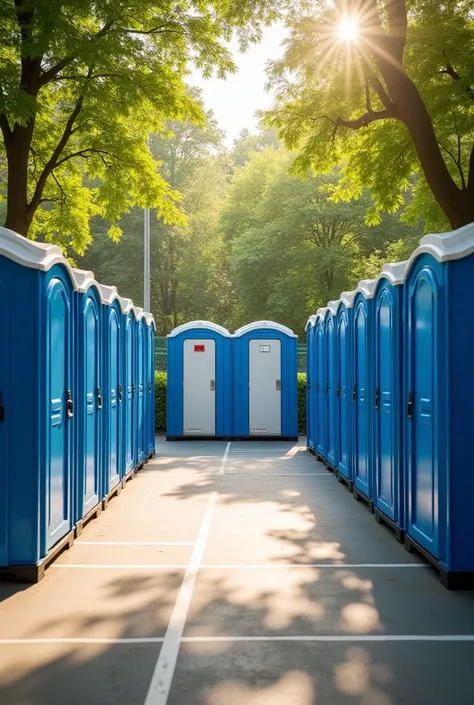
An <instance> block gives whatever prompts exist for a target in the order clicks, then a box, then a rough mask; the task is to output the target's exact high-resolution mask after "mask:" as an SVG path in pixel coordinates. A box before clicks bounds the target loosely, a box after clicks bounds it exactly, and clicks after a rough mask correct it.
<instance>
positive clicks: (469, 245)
mask: <svg viewBox="0 0 474 705" xmlns="http://www.w3.org/2000/svg"><path fill="white" fill-rule="evenodd" d="M473 252H474V223H469V225H463V227H462V228H458V229H457V230H452V231H451V232H448V233H438V234H433V235H425V236H424V237H422V238H421V240H420V245H419V247H417V248H416V250H415V251H414V252H413V254H412V255H411V257H410V259H409V260H408V262H407V264H406V267H405V273H404V276H405V279H406V277H407V276H408V273H409V271H410V269H411V267H412V265H413V263H414V261H415V260H416V259H417V258H418V257H419V256H420V255H423V254H428V255H432V256H433V257H434V258H435V259H436V260H437V261H438V262H448V261H449V260H454V259H461V258H462V257H468V256H469V255H471V254H472V253H473Z"/></svg>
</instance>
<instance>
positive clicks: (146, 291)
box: [143, 138, 150, 312]
mask: <svg viewBox="0 0 474 705" xmlns="http://www.w3.org/2000/svg"><path fill="white" fill-rule="evenodd" d="M149 144H150V138H148V145H149ZM143 226H144V227H143V245H144V247H143V308H144V309H145V311H148V312H149V311H150V209H149V208H145V214H144V223H143Z"/></svg>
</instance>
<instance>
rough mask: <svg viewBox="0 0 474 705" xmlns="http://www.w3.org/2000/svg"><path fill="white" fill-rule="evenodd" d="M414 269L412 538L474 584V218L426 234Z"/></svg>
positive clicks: (448, 575)
mask: <svg viewBox="0 0 474 705" xmlns="http://www.w3.org/2000/svg"><path fill="white" fill-rule="evenodd" d="M405 279H406V282H405V286H404V310H405V317H404V342H403V346H404V349H405V358H404V359H405V375H404V400H403V402H404V403H403V406H404V416H405V423H404V437H405V461H406V462H405V472H404V478H405V499H406V519H405V530H406V534H405V547H406V548H407V549H408V550H412V549H413V548H416V549H417V550H418V551H419V552H420V553H422V554H423V555H424V556H425V557H426V558H428V560H430V561H431V562H432V563H434V564H435V565H436V566H437V567H438V569H439V570H440V574H441V580H442V582H443V584H444V585H445V586H446V587H448V588H463V587H466V588H467V587H471V588H472V587H474V541H473V528H472V527H473V521H472V501H473V497H474V473H473V472H472V446H471V438H472V420H473V418H474V374H473V370H472V351H473V350H474V325H473V324H472V313H471V308H472V306H471V302H472V298H473V280H474V224H472V223H471V224H470V225H466V226H464V227H462V228H459V229H458V230H454V231H453V232H450V233H443V234H440V235H427V236H426V237H424V238H423V239H422V240H421V242H420V247H418V248H417V249H416V250H415V252H414V253H413V255H412V256H411V257H410V259H409V261H408V264H407V266H406V269H405Z"/></svg>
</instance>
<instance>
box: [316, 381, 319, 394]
mask: <svg viewBox="0 0 474 705" xmlns="http://www.w3.org/2000/svg"><path fill="white" fill-rule="evenodd" d="M315 389H316V391H317V392H319V382H316V385H315Z"/></svg>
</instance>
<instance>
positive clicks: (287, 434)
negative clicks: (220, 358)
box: [233, 321, 298, 440]
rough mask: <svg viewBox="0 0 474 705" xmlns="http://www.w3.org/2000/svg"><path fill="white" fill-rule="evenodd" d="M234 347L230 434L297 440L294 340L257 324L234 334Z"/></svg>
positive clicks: (276, 327)
mask: <svg viewBox="0 0 474 705" xmlns="http://www.w3.org/2000/svg"><path fill="white" fill-rule="evenodd" d="M233 345H234V356H233V357H234V384H235V392H234V409H235V411H234V434H235V436H236V437H237V438H259V437H261V438H282V439H283V438H284V439H288V440H297V438H298V409H297V403H298V401H297V359H296V358H297V336H296V335H295V334H294V333H293V331H291V330H290V329H289V328H287V327H286V326H282V325H280V324H279V323H274V322H273V321H256V322H255V323H251V324H249V325H246V326H243V327H242V328H239V330H237V331H236V332H235V334H234V335H233Z"/></svg>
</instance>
